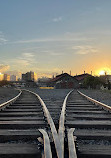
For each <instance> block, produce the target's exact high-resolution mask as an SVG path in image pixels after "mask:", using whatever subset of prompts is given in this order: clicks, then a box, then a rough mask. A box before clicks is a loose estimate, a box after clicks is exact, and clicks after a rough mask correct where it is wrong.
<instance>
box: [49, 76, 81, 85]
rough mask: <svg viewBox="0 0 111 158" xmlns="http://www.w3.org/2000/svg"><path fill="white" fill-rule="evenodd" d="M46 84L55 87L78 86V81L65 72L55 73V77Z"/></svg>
mask: <svg viewBox="0 0 111 158" xmlns="http://www.w3.org/2000/svg"><path fill="white" fill-rule="evenodd" d="M47 85H48V86H53V87H55V88H78V87H79V84H78V81H77V80H76V79H75V78H74V77H72V76H70V75H69V74H67V73H63V74H60V75H57V76H56V77H55V78H53V79H51V80H50V81H49V82H48V83H47Z"/></svg>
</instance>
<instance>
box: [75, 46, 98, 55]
mask: <svg viewBox="0 0 111 158" xmlns="http://www.w3.org/2000/svg"><path fill="white" fill-rule="evenodd" d="M72 49H73V50H75V51H76V53H75V54H80V55H86V54H92V53H98V50H97V49H96V48H94V47H92V46H90V45H81V46H74V47H72Z"/></svg>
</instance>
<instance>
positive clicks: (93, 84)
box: [83, 76, 104, 89]
mask: <svg viewBox="0 0 111 158" xmlns="http://www.w3.org/2000/svg"><path fill="white" fill-rule="evenodd" d="M102 84H104V83H103V82H102V81H101V80H100V78H99V77H94V76H88V77H87V78H85V80H84V82H83V86H84V87H85V88H89V87H90V88H92V89H95V88H97V87H98V86H99V87H100V86H101V85H102Z"/></svg>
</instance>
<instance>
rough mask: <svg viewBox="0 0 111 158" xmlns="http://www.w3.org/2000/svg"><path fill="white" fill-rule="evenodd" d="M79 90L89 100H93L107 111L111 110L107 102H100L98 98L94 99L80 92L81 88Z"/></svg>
mask: <svg viewBox="0 0 111 158" xmlns="http://www.w3.org/2000/svg"><path fill="white" fill-rule="evenodd" d="M77 92H78V93H79V94H81V95H82V96H84V97H85V98H86V99H87V100H89V101H91V102H92V103H94V104H96V105H99V106H101V107H102V108H103V109H104V110H106V111H109V112H111V107H110V106H108V105H106V104H104V103H101V102H99V101H97V100H95V99H92V98H91V97H89V96H87V95H85V94H83V93H82V92H80V91H79V90H78V91H77Z"/></svg>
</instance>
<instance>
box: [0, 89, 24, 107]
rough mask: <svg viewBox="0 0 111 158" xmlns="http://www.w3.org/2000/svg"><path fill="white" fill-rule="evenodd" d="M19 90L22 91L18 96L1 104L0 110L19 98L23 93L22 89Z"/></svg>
mask: <svg viewBox="0 0 111 158" xmlns="http://www.w3.org/2000/svg"><path fill="white" fill-rule="evenodd" d="M19 92H20V93H19V94H18V95H17V96H16V97H14V98H12V99H10V100H8V101H6V102H4V103H2V104H0V110H1V109H4V108H5V107H6V106H7V105H10V104H11V103H13V102H15V101H16V100H17V99H18V98H19V96H20V95H21V93H22V91H21V90H19Z"/></svg>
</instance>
